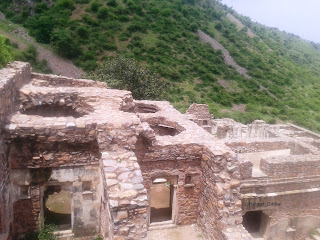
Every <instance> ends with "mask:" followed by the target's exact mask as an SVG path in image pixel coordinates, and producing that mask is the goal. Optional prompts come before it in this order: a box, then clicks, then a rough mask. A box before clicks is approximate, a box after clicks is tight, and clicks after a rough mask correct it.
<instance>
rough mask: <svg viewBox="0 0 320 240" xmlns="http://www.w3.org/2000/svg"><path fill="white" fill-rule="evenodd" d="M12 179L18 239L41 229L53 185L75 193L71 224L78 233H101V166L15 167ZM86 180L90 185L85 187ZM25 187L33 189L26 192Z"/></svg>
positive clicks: (11, 175)
mask: <svg viewBox="0 0 320 240" xmlns="http://www.w3.org/2000/svg"><path fill="white" fill-rule="evenodd" d="M10 180H11V189H12V195H11V198H12V199H13V207H14V221H13V222H14V224H13V232H14V234H15V237H16V238H17V239H18V237H20V236H22V235H23V234H25V233H28V232H31V231H37V230H38V229H39V226H40V223H41V221H43V220H44V218H45V215H44V214H45V213H44V208H43V207H44V194H45V191H46V189H47V188H48V187H49V186H60V187H61V188H62V189H64V190H66V191H68V192H70V193H72V199H71V201H72V204H71V205H72V209H71V211H72V214H71V218H72V219H71V222H72V226H71V227H72V230H73V233H74V234H75V236H91V235H93V234H95V233H99V230H100V229H99V219H100V216H99V214H100V198H101V183H100V178H99V167H98V166H94V165H88V166H78V167H68V168H33V169H30V168H29V169H12V170H11V173H10ZM86 183H89V184H87V186H85V184H86ZM88 186H89V187H88ZM22 188H23V189H29V190H27V191H26V192H25V193H22V191H21V189H22Z"/></svg>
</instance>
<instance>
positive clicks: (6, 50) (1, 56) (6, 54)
mask: <svg viewBox="0 0 320 240" xmlns="http://www.w3.org/2000/svg"><path fill="white" fill-rule="evenodd" d="M12 59H13V53H12V48H11V46H10V45H9V42H8V40H7V39H6V38H5V37H3V36H1V35H0V68H2V67H4V66H5V65H6V64H7V63H8V62H9V61H11V60H12Z"/></svg>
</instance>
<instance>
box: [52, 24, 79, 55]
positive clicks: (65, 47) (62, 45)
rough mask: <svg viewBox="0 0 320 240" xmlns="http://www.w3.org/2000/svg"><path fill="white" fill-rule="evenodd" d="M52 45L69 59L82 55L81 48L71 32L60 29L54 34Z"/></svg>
mask: <svg viewBox="0 0 320 240" xmlns="http://www.w3.org/2000/svg"><path fill="white" fill-rule="evenodd" d="M51 44H52V45H53V47H54V48H55V49H56V50H57V52H58V54H59V55H61V56H64V57H67V58H74V57H77V56H78V55H79V54H80V48H79V47H78V46H77V44H76V42H75V40H74V38H73V37H72V36H71V34H70V32H69V31H67V30H64V29H59V30H57V31H55V32H53V33H52V36H51Z"/></svg>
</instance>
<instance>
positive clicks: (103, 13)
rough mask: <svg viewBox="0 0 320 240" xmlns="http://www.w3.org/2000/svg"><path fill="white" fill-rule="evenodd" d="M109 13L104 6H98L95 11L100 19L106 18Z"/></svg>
mask: <svg viewBox="0 0 320 240" xmlns="http://www.w3.org/2000/svg"><path fill="white" fill-rule="evenodd" d="M108 15H109V11H108V8H106V7H104V6H103V7H99V10H98V13H97V16H98V18H100V19H106V18H107V17H108Z"/></svg>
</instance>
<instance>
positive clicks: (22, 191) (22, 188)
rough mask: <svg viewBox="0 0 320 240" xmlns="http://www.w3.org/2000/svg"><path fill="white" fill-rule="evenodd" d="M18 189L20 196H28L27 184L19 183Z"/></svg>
mask: <svg viewBox="0 0 320 240" xmlns="http://www.w3.org/2000/svg"><path fill="white" fill-rule="evenodd" d="M19 189H20V194H19V195H20V198H29V197H30V191H29V189H30V188H29V186H28V185H21V186H19Z"/></svg>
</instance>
